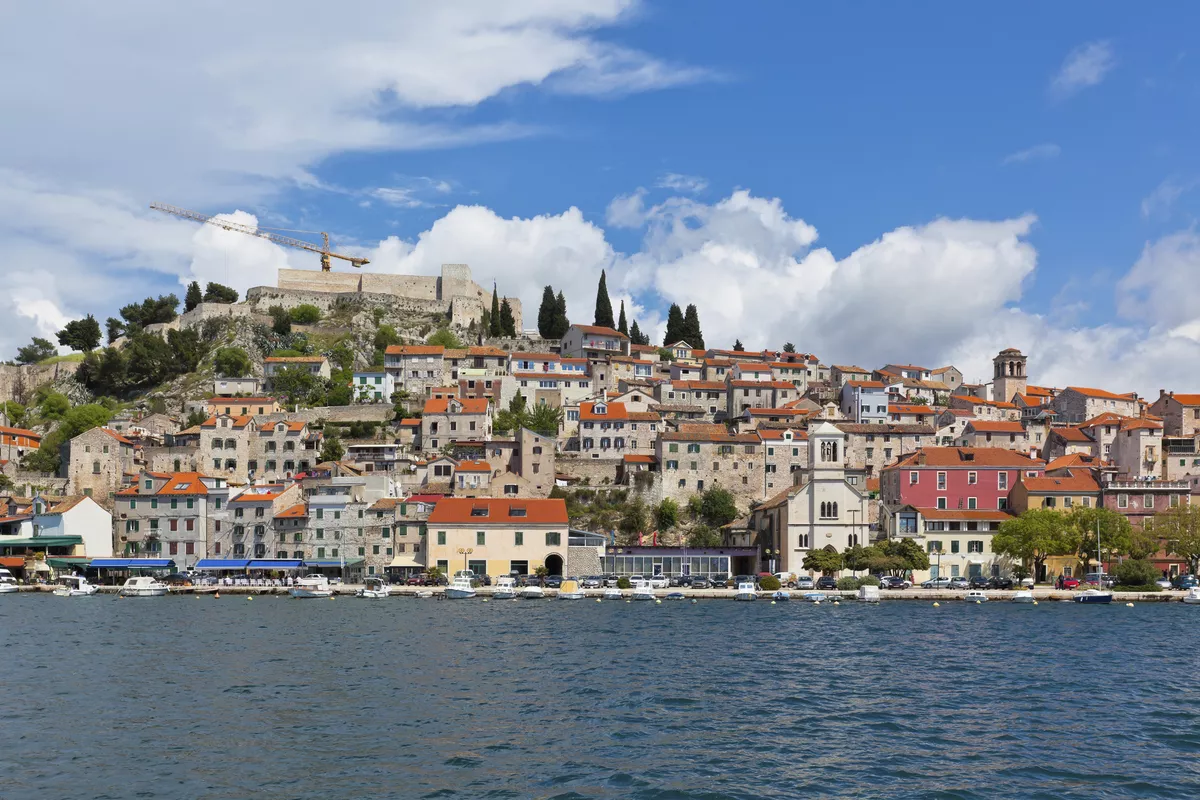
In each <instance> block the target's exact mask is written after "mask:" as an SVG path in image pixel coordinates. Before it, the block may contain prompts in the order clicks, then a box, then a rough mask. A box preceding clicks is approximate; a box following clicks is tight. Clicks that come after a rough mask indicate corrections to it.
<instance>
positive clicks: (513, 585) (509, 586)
mask: <svg viewBox="0 0 1200 800" xmlns="http://www.w3.org/2000/svg"><path fill="white" fill-rule="evenodd" d="M492 599H493V600H516V599H517V582H516V581H515V580H514V579H513V578H511V577H509V576H508V575H505V576H504V577H502V578H497V579H496V591H494V592H492Z"/></svg>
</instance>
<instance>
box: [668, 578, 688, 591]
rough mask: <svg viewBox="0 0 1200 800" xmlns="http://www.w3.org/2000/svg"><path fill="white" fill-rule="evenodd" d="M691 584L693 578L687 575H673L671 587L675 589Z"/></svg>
mask: <svg viewBox="0 0 1200 800" xmlns="http://www.w3.org/2000/svg"><path fill="white" fill-rule="evenodd" d="M690 582H691V578H689V577H688V576H687V575H672V576H671V580H670V585H671V586H672V587H674V588H681V587H684V586H687V585H688V584H689V583H690Z"/></svg>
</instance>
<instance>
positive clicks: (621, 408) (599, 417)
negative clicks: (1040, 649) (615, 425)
mask: <svg viewBox="0 0 1200 800" xmlns="http://www.w3.org/2000/svg"><path fill="white" fill-rule="evenodd" d="M607 405H608V408H607V413H605V414H597V413H595V411H594V409H595V407H596V404H595V403H593V402H584V403H580V404H579V421H580V422H605V421H607V420H620V421H624V420H627V419H629V413H628V412H627V411H626V410H625V404H624V403H608V404H607Z"/></svg>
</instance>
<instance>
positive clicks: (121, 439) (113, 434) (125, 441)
mask: <svg viewBox="0 0 1200 800" xmlns="http://www.w3.org/2000/svg"><path fill="white" fill-rule="evenodd" d="M100 430H102V431H104V432H105V433H107V434H108V435H109V436H111V437H112V438H114V439H116V440H117V441H118V442H120V443H121V444H127V445H129V446H130V447H133V442H131V441H129V440H128V439H126V438H125V437H124V436H122V435H121V434H119V433H117V432H116V431H114V430H113V429H112V428H104V427H102V428H100Z"/></svg>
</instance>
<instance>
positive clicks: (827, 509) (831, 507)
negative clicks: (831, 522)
mask: <svg viewBox="0 0 1200 800" xmlns="http://www.w3.org/2000/svg"><path fill="white" fill-rule="evenodd" d="M820 512H821V519H837V518H838V504H837V503H836V502H826V503H821V506H820Z"/></svg>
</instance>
